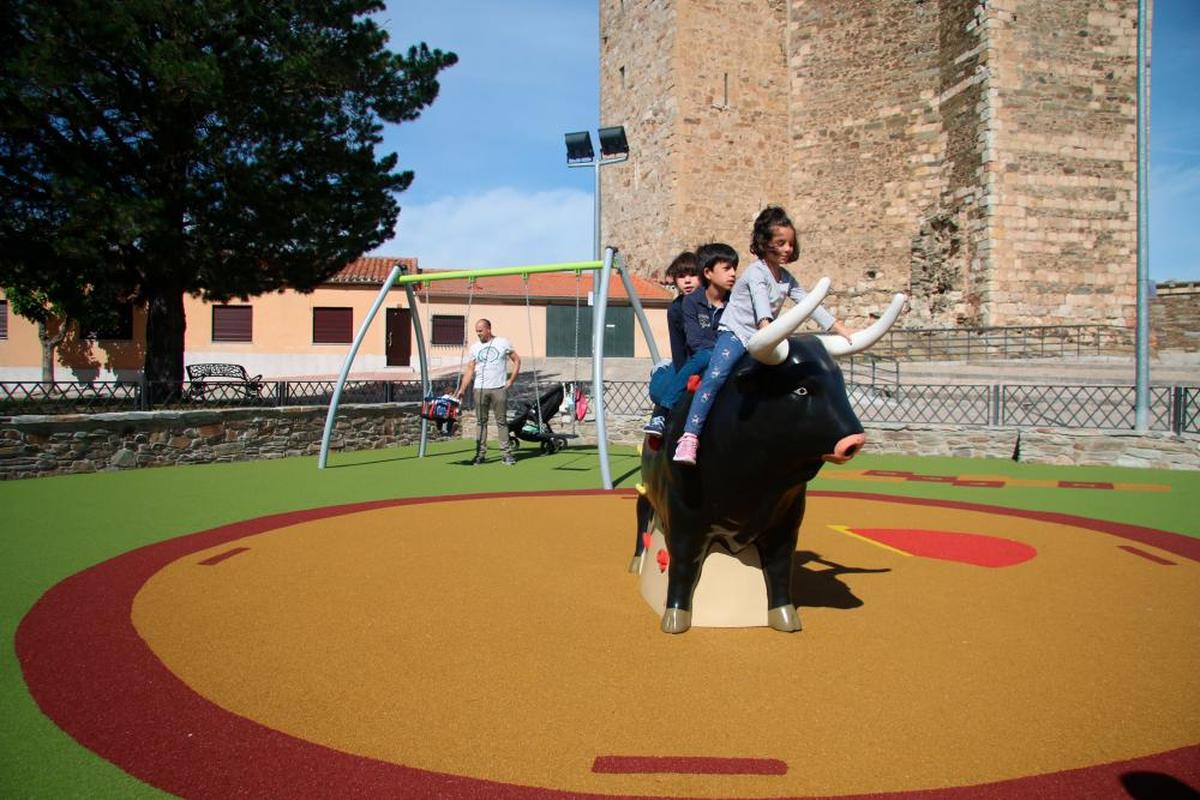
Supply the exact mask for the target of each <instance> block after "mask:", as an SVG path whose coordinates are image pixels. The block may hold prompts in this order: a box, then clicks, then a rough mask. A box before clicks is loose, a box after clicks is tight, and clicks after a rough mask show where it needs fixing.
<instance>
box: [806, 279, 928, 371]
mask: <svg viewBox="0 0 1200 800" xmlns="http://www.w3.org/2000/svg"><path fill="white" fill-rule="evenodd" d="M907 300H908V298H907V297H905V296H904V295H902V294H895V295H893V296H892V302H891V304H890V305H889V306H888V307H887V311H885V312H883V316H882V317H880V318H879V319H877V320H875V324H874V325H872V326H871V327H869V328H863V329H862V330H861V331H859V332H858V333H856V334H854V335H853V336H851V337H850V341H848V342H847V341H846V340H845V339H843V338H842V337H841V336H833V335H830V334H821V335H820V336H818V337H817V338H818V339H820V340H821V344H823V345H825V349H826V350H828V351H829V354H830V355H831V356H833V357H834V358H837V357H838V356H849V355H854V354H855V353H861V352H862V351H863V350H866V349H867V348H868V347H870V346H871V345H873V344H875V343H876V342H878V341H879V340H880V338H881V337H882V336H883V335H884V334H885V333H887V331H888V328H890V327H892V323H893V322H895V321H896V318H897V317H899V316H900V310H901V309H902V308H904V303H905V302H906V301H907Z"/></svg>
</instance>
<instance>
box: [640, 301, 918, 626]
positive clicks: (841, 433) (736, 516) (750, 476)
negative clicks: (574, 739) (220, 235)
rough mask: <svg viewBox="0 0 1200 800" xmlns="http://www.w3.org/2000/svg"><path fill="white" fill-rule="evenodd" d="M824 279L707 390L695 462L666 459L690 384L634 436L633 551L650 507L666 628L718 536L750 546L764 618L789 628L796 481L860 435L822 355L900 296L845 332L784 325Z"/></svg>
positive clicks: (802, 311) (886, 321) (684, 619)
mask: <svg viewBox="0 0 1200 800" xmlns="http://www.w3.org/2000/svg"><path fill="white" fill-rule="evenodd" d="M826 291H828V280H827V279H822V281H821V283H819V284H818V285H817V287H815V288H814V290H813V292H812V294H811V295H810V296H809V301H806V303H805V304H804V307H797V308H793V309H791V310H790V311H789V312H788V313H786V314H784V315H781V317H780V318H779V319H778V320H776V322H775V323H772V325H771V326H770V327H769V328H768V329H766V330H764V331H760V332H759V334H757V335H756V336H755V337H754V338H753V339H752V340H751V342H750V347H749V349H750V352H748V353H747V354H746V356H744V357H743V359H742V360H741V361H739V362H738V364H737V365H736V366H735V368H734V371H733V374H732V375H731V376H730V377H729V379H728V380H727V381H726V382H725V385H724V386H723V387H722V388H721V391H720V392H719V393H718V395H717V397H716V399H715V400H714V402H713V405H712V410H711V412H710V413H709V416H708V420H707V421H706V423H705V427H704V433H703V434H702V435H701V437H700V454H699V458H698V460H697V463H696V465H695V466H691V465H682V464H678V463H675V462H674V461H672V460H671V455H672V453H673V452H674V449H675V444H676V442H677V441H678V438H679V436H680V434H681V433H682V432H683V424H684V421H685V417H686V416H687V413H686V409H687V403H688V402H689V401H690V399H691V397H690V395H687V396H685V397H684V398H683V399H682V400H680V403H679V406H678V407H677V408H676V409H675V410H674V411H673V412H672V414H671V423H670V426H669V428H668V430H667V432H666V436H664V437H663V439H662V440H661V441H660V442H658V443H657V444H658V445H659V446H658V447H653V446H651V445H652V444H655V443H652V442H649V441H648V442H647V446H645V447H643V448H642V483H643V485H644V487H645V492H644V494H642V495H640V496H639V497H638V502H637V518H638V519H637V522H638V536H637V545H636V550H635V558H636V557H637V556H640V555H641V551H642V548H643V547H644V543H643V537H642V532H643V531H648V530H650V526H651V520H652V518H656V519H657V524H658V526H659V528H660V529H661V530H662V532H663V535H664V537H665V539H666V542H667V553H668V556H669V559H668V562H667V569H668V574H667V598H666V610H665V612H664V613H663V618H662V630H663V631H664V632H666V633H683V632H684V631H686V630H687V629H688V628H689V627H691V609H692V594H693V592H694V591H695V588H696V584H697V583H698V581H699V579H700V572H701V569H702V567H703V564H704V559H705V557H706V556H707V555H708V552H709V549H710V548H711V547H713V545H714V544H717V543H720V544H721V545H723V546H724V547H725V548H726V549H727V550H729V551H730V552H731V553H737V552H738V551H740V550H741V549H742V548H744V547H747V546H750V545H754V547H756V548H757V550H758V555H759V558H760V561H761V563H762V569H763V578H764V580H765V581H766V588H767V608H768V613H767V619H768V623H769V624H770V626H771V627H772V628H775V629H776V630H781V631H798V630H800V620H799V617H798V615H797V613H796V606H795V604H794V603H793V600H792V597H791V577H792V556H793V554H794V553H795V551H796V540H797V537H798V535H799V529H800V523H801V521H802V520H803V518H804V502H805V490H806V487H807V483H808V481H810V480H812V478H814V477H815V476H816V474H817V473H818V472H819V471H820V470H821V467H822V465H824V464H825V463H826V462H833V463H845V462H846V461H849V460H850V459H851V458H853V457H854V455H855V454H856V453H857V452H858V451H859V450H860V449H861V448H862V447H863V445H864V444H865V442H866V438H865V436H864V434H863V428H862V424H861V423H860V422H859V420H858V417H857V416H856V415H855V413H854V410H853V409H852V408H851V407H850V402H849V400H848V399H847V397H846V388H845V384H844V382H843V380H842V372H841V369H839V368H838V365H837V363H836V362H835V361H834V358H833V357H834V356H835V355H845V354H848V353H854V352H859V351H861V350H864V349H866V348H867V347H869V346H870V345H871V344H874V342H875V341H877V340H878V339H879V337H880V336H882V335H883V333H884V332H886V330H887V328H888V327H890V326H891V324H892V322H894V321H895V319H896V316H897V315H898V314H899V311H900V308H901V307H902V306H903V303H904V297H903V295H896V296H895V298H893V300H892V304H891V306H890V307H889V308H888V311H887V312H886V313H885V314H884V315H883V317H882V318H881V319H880V320H879V321H878V322H876V323H875V324H874V325H872V326H871V327H870V328H868V329H867V330H865V331H861V332H860V333H858V334H855V336H854V337H853V339H852V341H851V342H847V341H846V340H844V339H840V338H839V337H829V336H812V335H798V336H789V335H788V334H789V333H790V332H791V331H792V330H794V329H795V327H796V326H797V325H798V324H799V323H800V321H802V320H803V319H804V318H805V317H807V316H808V314H809V313H811V309H812V307H815V306H816V304H817V303H818V302H820V300H821V298H823V297H824V294H825V292H826Z"/></svg>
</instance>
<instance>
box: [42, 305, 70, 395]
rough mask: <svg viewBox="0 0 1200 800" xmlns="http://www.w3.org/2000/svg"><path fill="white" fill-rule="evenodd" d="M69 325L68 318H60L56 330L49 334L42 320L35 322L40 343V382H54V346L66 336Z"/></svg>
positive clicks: (60, 342)
mask: <svg viewBox="0 0 1200 800" xmlns="http://www.w3.org/2000/svg"><path fill="white" fill-rule="evenodd" d="M70 326H71V321H70V320H69V319H63V320H61V321H60V322H59V326H58V332H57V333H55V334H54V335H53V336H51V335H50V334H49V332H48V329H47V327H46V323H45V322H44V321H43V322H39V323H38V324H37V333H38V342H40V343H41V345H42V383H54V348H56V347H58V346H59V345H60V344H62V340H63V339H65V338H67V329H68V328H70Z"/></svg>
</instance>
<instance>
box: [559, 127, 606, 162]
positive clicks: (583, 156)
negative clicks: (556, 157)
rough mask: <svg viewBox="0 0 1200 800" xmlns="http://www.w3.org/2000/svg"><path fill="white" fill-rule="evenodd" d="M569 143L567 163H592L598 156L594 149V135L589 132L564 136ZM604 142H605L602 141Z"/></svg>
mask: <svg viewBox="0 0 1200 800" xmlns="http://www.w3.org/2000/svg"><path fill="white" fill-rule="evenodd" d="M563 138H564V139H565V140H566V142H567V163H568V164H571V163H574V162H576V161H591V160H592V159H593V158H595V156H596V151H595V150H593V149H592V135H591V134H590V133H588V132H587V131H578V132H576V133H566V134H563ZM601 141H602V142H603V141H604V140H603V139H601Z"/></svg>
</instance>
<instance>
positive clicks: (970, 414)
mask: <svg viewBox="0 0 1200 800" xmlns="http://www.w3.org/2000/svg"><path fill="white" fill-rule="evenodd" d="M522 377H524V376H522ZM551 383H552V382H549V383H548V382H545V381H543V382H541V383H540V384H539V385H538V386H537V387H535V386H534V385H533V383H532V381H529V380H524V381H520V382H518V384H517V385H516V386H515V387H514V389H513V391H512V393H511V395H510V402H515V401H520V400H526V401H532V399H533V398H534V397H535V396H537V394H539V393H544V392H545V391H546V389H547V388H548V387H549V386H550V385H551ZM456 384H457V379H454V378H446V379H439V380H435V381H433V390H432V394H433V395H439V394H443V393H447V392H451V391H453V390H454V389H455V387H456ZM335 385H336V382H335V381H332V380H326V381H264V382H262V383H261V386H260V387H258V390H257V391H252V392H247V390H246V387H245V386H243V385H241V384H237V383H223V382H205V384H204V385H203V387H202V389H201V388H199V386H198V385H193V384H189V383H187V382H184V383H182V384H170V385H165V384H164V385H149V384H147V383H145V382H134V383H121V382H100V381H97V382H92V383H72V382H65V381H58V382H54V383H40V382H26V383H0V415H3V416H16V415H22V414H97V413H105V412H129V411H148V410H185V411H195V410H204V409H212V408H255V407H267V406H269V407H284V406H313V405H318V406H328V405H329V403H330V401H331V400H332V398H333V391H334V387H335ZM590 388H591V384H590V383H589V384H586V385H585V386H584V389H585V391H587V390H590ZM847 393H848V395H849V398H850V403H851V405H852V406H853V408H854V410H855V413H857V414H858V417H859V419H860V420H862V421H863V422H864V423H871V422H891V423H916V424H951V425H965V426H979V427H987V426H1025V427H1054V428H1099V429H1110V430H1113V429H1115V430H1132V429H1133V427H1134V404H1135V390H1134V387H1132V386H1095V385H1091V386H1084V385H1040V384H989V385H958V384H954V385H951V384H943V385H937V384H899V383H892V382H887V381H885V382H879V383H855V382H848V383H847ZM423 397H424V392H423V391H422V388H421V382H420V381H347V382H346V384H345V386H344V387H343V388H342V395H341V402H342V403H360V404H374V403H419V402H420V401H421V400H422V399H423ZM464 405H465V406H466V407H467V408H468V409H469V408H471V407H473V398H472V397H470V396H469V395H468V397H465V398H464ZM604 406H605V409H606V410H607V412H608V413H609V414H617V415H642V414H645V415H649V413H650V411H651V409H652V407H653V404H652V403H651V401H650V398H649V396H648V394H647V391H646V383H645V382H642V381H605V382H604ZM1149 424H1150V428H1151V429H1153V430H1166V431H1172V432H1174V433H1200V387H1197V386H1154V387H1151V389H1150V419H1149Z"/></svg>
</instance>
